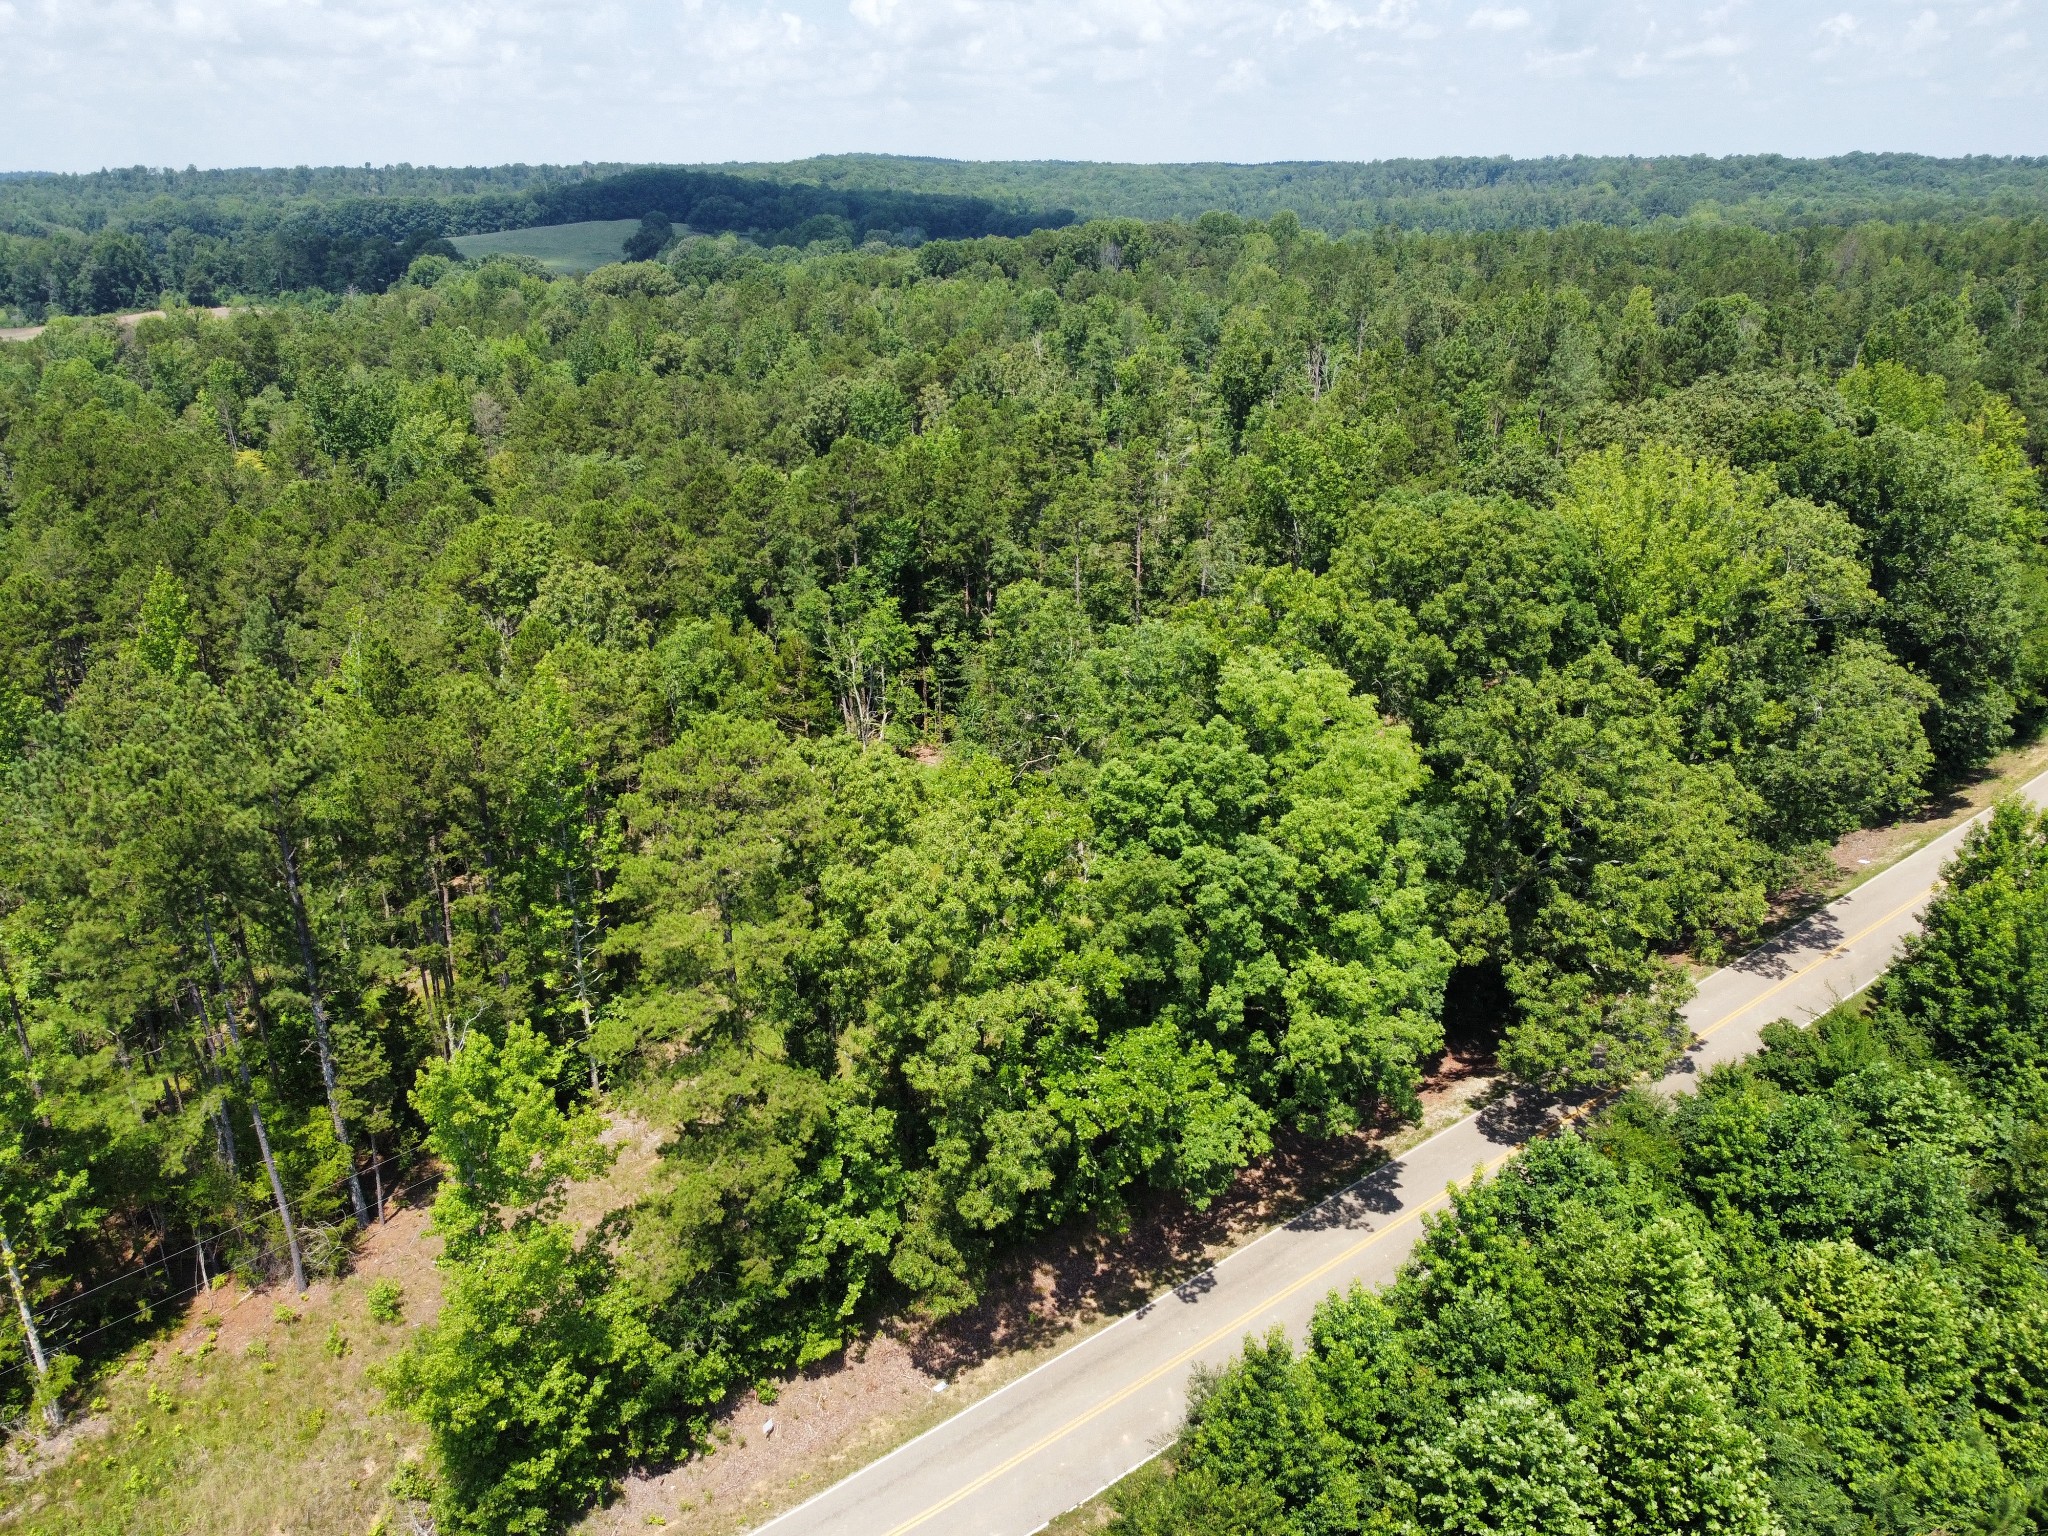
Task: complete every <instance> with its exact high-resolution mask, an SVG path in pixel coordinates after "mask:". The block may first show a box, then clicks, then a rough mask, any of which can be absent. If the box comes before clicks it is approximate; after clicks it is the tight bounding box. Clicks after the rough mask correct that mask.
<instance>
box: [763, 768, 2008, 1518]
mask: <svg viewBox="0 0 2048 1536" xmlns="http://www.w3.org/2000/svg"><path fill="white" fill-rule="evenodd" d="M2023 793H2024V794H2026V795H2027V797H2028V798H2030V799H2033V800H2036V801H2039V800H2041V799H2043V798H2044V796H2048V774H2044V775H2042V776H2041V777H2040V778H2037V779H2035V780H2034V781H2033V782H2032V783H2030V784H2029V785H2027V787H2026V789H2025V790H2024V791H2023ZM1967 825H1968V824H1966V825H1965V827H1958V828H1956V829H1955V830H1953V831H1951V832H1949V833H1947V834H1945V835H1944V836H1942V837H1941V838H1939V839H1938V840H1936V841H1935V842H1933V843H1931V844H1930V845H1928V846H1927V847H1925V848H1923V849H1921V850H1920V851H1919V852H1917V853H1914V854H1912V855H1910V856H1909V857H1907V858H1905V859H1903V860H1901V861H1900V862H1899V863H1897V864H1895V865H1893V866H1892V867H1891V868H1890V869H1888V870H1885V871H1884V872H1883V873H1881V874H1878V875H1876V876H1874V877H1872V878H1871V879H1870V880H1868V881H1866V882H1865V883H1864V884H1863V885H1861V886H1859V887H1858V888H1857V889H1856V890H1854V891H1852V892H1851V893H1850V894H1849V895H1847V896H1844V897H1843V898H1842V899H1841V900H1839V901H1837V902H1835V903H1834V904H1833V905H1832V906H1829V907H1827V908H1825V909H1824V910H1822V911H1821V912H1818V913H1816V914H1815V915H1814V916H1813V917H1811V918H1809V919H1807V920H1806V921H1805V922H1804V923H1802V924H1800V925H1799V926H1798V927H1796V928H1794V929H1792V930H1791V931H1789V932H1788V933H1786V934H1785V935H1784V936H1782V937H1781V938H1779V939H1778V940H1776V941H1775V942H1773V943H1771V944H1768V945H1766V946H1764V947H1763V948H1762V949H1759V950H1757V951H1756V952H1754V953H1753V954H1750V955H1748V956H1746V957H1745V958H1743V959H1742V960H1740V961H1738V962H1737V963H1736V964H1734V965H1731V966H1728V967H1727V968H1726V969H1724V970H1720V971H1716V972H1714V974H1713V975H1711V976H1709V977H1707V978H1705V980H1703V981H1702V982H1701V983H1700V988H1699V993H1698V995H1697V996H1696V997H1695V998H1694V999H1693V1001H1692V1003H1691V1004H1690V1005H1689V1006H1688V1007H1687V1009H1686V1019H1687V1022H1689V1023H1690V1024H1691V1025H1692V1029H1693V1033H1694V1035H1695V1037H1696V1038H1697V1040H1698V1042H1699V1043H1698V1044H1697V1045H1696V1046H1695V1048H1694V1049H1693V1051H1692V1053H1691V1054H1690V1056H1689V1057H1688V1059H1687V1060H1686V1061H1685V1062H1684V1063H1683V1064H1682V1065H1681V1067H1680V1068H1679V1070H1678V1071H1676V1072H1674V1073H1673V1074H1672V1075H1671V1076H1670V1077H1669V1078H1667V1079H1666V1080H1665V1083H1666V1086H1668V1087H1670V1088H1672V1089H1673V1090H1679V1089H1682V1088H1683V1087H1684V1086H1685V1084H1686V1082H1687V1081H1689V1079H1690V1077H1691V1076H1692V1075H1693V1074H1696V1073H1698V1072H1700V1071H1703V1070H1705V1069H1706V1068H1708V1067H1711V1066H1714V1065H1716V1064H1718V1063H1720V1062H1724V1061H1732V1060H1734V1059H1735V1058H1737V1057H1739V1056H1744V1055H1747V1054H1748V1053H1749V1052H1751V1051H1753V1050H1755V1049H1756V1048H1757V1036H1758V1033H1759V1032H1760V1031H1761V1030H1762V1029H1763V1027H1764V1025H1766V1024H1768V1023H1770V1022H1771V1021H1772V1020H1773V1019H1780V1018H1792V1019H1798V1020H1801V1021H1804V1020H1808V1019H1812V1018H1816V1017H1818V1016H1819V1015H1820V1014H1822V1013H1825V1012H1826V1011H1827V1010H1828V1009H1829V1008H1831V1007H1833V1006H1834V1005H1835V1004H1836V1003H1837V1002H1839V1001H1841V1000H1842V999H1844V998H1846V997H1849V996H1852V995H1853V994H1855V993H1856V992H1859V991H1861V990H1862V989H1863V988H1864V987H1866V986H1868V985H1869V984H1870V983H1871V982H1872V981H1874V980H1876V978H1877V977H1878V975H1879V974H1880V973H1881V972H1882V971H1883V970H1884V968H1885V967H1886V966H1887V965H1888V964H1889V963H1890V962H1891V959H1892V957H1893V956H1894V955H1895V954H1896V953H1897V952H1898V948H1899V945H1900V943H1901V942H1902V941H1903V940H1904V939H1905V937H1906V935H1908V934H1909V933H1911V932H1912V931H1913V930H1914V929H1915V928H1916V927H1917V926H1918V922H1919V913H1920V909H1921V908H1922V906H1924V905H1925V903H1926V901H1927V899H1928V897H1929V896H1931V895H1932V894H1933V892H1934V888H1935V884H1936V881H1937V880H1938V879H1939V878H1940V874H1941V869H1942V866H1943V865H1944V864H1945V863H1947V862H1948V860H1949V858H1950V857H1951V856H1952V855H1953V854H1954V852H1955V849H1956V845H1957V844H1958V843H1959V842H1960V841H1961V840H1962V837H1963V834H1964V831H1965V830H1966V827H1967ZM1526 1134H1527V1127H1526V1126H1517V1125H1515V1124H1512V1123H1506V1122H1503V1121H1500V1120H1496V1119H1493V1118H1490V1117H1486V1116H1477V1117H1474V1118H1472V1119H1467V1120H1462V1121H1460V1122H1458V1123H1457V1124H1456V1125H1453V1126H1451V1127H1449V1128H1448V1129H1447V1130H1444V1131H1442V1132H1440V1133H1439V1134H1438V1135H1436V1136H1434V1137H1432V1138H1430V1139H1429V1140H1428V1141H1426V1142H1424V1143H1423V1144H1422V1145H1421V1146H1419V1147H1417V1148H1415V1149H1414V1150H1413V1151H1411V1152H1409V1153H1407V1154H1406V1155H1405V1156H1403V1157H1401V1158H1400V1159H1398V1160H1397V1161H1395V1162H1392V1163H1390V1164H1388V1165H1387V1166H1385V1167H1383V1168H1381V1169H1378V1170H1376V1171H1375V1172H1374V1173H1373V1174H1371V1175H1369V1176H1368V1177H1367V1178H1365V1179H1363V1180H1361V1181H1360V1182H1359V1183H1357V1184H1354V1185H1352V1186H1351V1187H1350V1188H1348V1189H1345V1190H1342V1191H1340V1192H1339V1193H1338V1194H1336V1195H1333V1196H1331V1197H1330V1198H1329V1199H1328V1200H1326V1201H1324V1202H1323V1203H1322V1204H1321V1205H1318V1206H1316V1207H1314V1208H1313V1209H1311V1210H1309V1211H1306V1212H1304V1213H1303V1214H1302V1215H1300V1216H1298V1217H1296V1218H1295V1219H1294V1220H1293V1221H1290V1222H1288V1223H1287V1224H1286V1225H1285V1226H1283V1227H1278V1228H1275V1229H1274V1230H1273V1231H1271V1232H1268V1233H1266V1234H1265V1235H1264V1236H1263V1237H1260V1238H1259V1239H1257V1240H1256V1241H1255V1242H1252V1243H1250V1244H1248V1245H1247V1246H1245V1247H1243V1248H1240V1249H1238V1250H1237V1251H1236V1252H1235V1253H1233V1254H1231V1255H1230V1256H1229V1257H1228V1258H1226V1259H1224V1260H1223V1261H1222V1262H1221V1263H1219V1264H1218V1265H1217V1266H1216V1267H1215V1268H1214V1269H1212V1270H1210V1271H1208V1272H1207V1273H1206V1274H1203V1275H1200V1276H1198V1277H1196V1278H1195V1279H1193V1280H1190V1281H1188V1282H1187V1283H1186V1284H1185V1285H1182V1286H1180V1287H1178V1288H1176V1289H1175V1290H1173V1291H1170V1292H1168V1293H1166V1294H1164V1295H1161V1296H1157V1297H1154V1298H1153V1299H1152V1300H1151V1301H1149V1302H1148V1303H1146V1304H1145V1305H1144V1306H1142V1307H1140V1308H1139V1309H1138V1310H1137V1311H1136V1312H1134V1313H1132V1314H1130V1315H1129V1316H1127V1317H1123V1318H1120V1319H1118V1320H1117V1321H1116V1322H1115V1323H1113V1324H1112V1325H1110V1326H1109V1327H1108V1328H1105V1329H1103V1330H1102V1331H1101V1332H1099V1333H1096V1334H1094V1335H1092V1336H1091V1337H1089V1338H1087V1339H1085V1340H1083V1341H1082V1342H1081V1343H1079V1344H1076V1345H1075V1346H1074V1347H1073V1348H1071V1349H1069V1350H1067V1351H1066V1352H1065V1353H1063V1354H1060V1355H1057V1356H1055V1357H1054V1358H1053V1359H1052V1360H1050V1361H1048V1362H1047V1363H1046V1364H1044V1365H1042V1366H1040V1367H1039V1368H1038V1369H1037V1370H1035V1371H1033V1372H1031V1373H1030V1374H1029V1375H1027V1376H1024V1377H1021V1378H1019V1379H1018V1380H1017V1381H1014V1382H1012V1383H1011V1384H1010V1385H1009V1386H1007V1387H1005V1388H1003V1389H1002V1390H1001V1391H999V1392H996V1393H994V1394H992V1395H991V1396H989V1397H986V1398H984V1399H982V1400H981V1401H980V1402H978V1403H975V1404H973V1405H972V1406H971V1407H968V1408H966V1409H963V1410H962V1411H961V1412H960V1413H959V1414H957V1415H955V1416H954V1417H953V1418H951V1419H948V1420H947V1421H946V1422H945V1423H944V1424H941V1425H940V1426H939V1427H938V1428H936V1429H934V1430H932V1431H931V1432H929V1433H928V1434H925V1435H923V1436H920V1437H919V1438H918V1439H916V1440H913V1441H911V1442H910V1443H909V1444H908V1445H905V1446H903V1447H902V1448H901V1449H899V1450H897V1451H896V1452H894V1453H893V1454H892V1455H889V1456H886V1457H884V1458H883V1459H882V1460H880V1461H877V1462H874V1463H872V1464H870V1465H869V1466H867V1467H864V1468H862V1469H861V1470H860V1471H859V1472H856V1473H854V1474H853V1475H852V1476H851V1477H848V1478H847V1479H846V1480H845V1481H843V1482H841V1483H838V1484H835V1485H834V1486H833V1487H831V1488H828V1489H826V1490H825V1491H824V1492H823V1493H821V1494H819V1495H818V1496H817V1497H816V1498H814V1499H812V1500H811V1501H810V1502H809V1503H807V1504H803V1505H800V1506H798V1507H797V1508H796V1509H793V1510H791V1511H790V1512H789V1513H787V1514H785V1515H783V1516H781V1517H780V1518H779V1519H776V1520H773V1521H770V1522H769V1523H768V1524H767V1525H765V1526H763V1527H761V1532H762V1536H771V1533H772V1536H911V1533H913V1532H917V1533H922V1536H1028V1533H1030V1532H1032V1531H1035V1530H1037V1529H1038V1528H1039V1527H1040V1526H1042V1525H1044V1524H1045V1523H1046V1522H1047V1521H1049V1520H1051V1519H1052V1518H1054V1517H1055V1516H1056V1515H1059V1514H1061V1513H1063V1512H1064V1511H1066V1510H1069V1509H1072V1508H1073V1507H1074V1506H1075V1505H1077V1504H1080V1503H1082V1502H1084V1501H1086V1500H1087V1499H1088V1498H1090V1497H1091V1496H1092V1495H1094V1494H1096V1493H1098V1492H1100V1491H1101V1490H1102V1489H1103V1488H1105V1487H1107V1486H1108V1485H1109V1484H1111V1483H1113V1482H1115V1481H1117V1479H1119V1478H1121V1477H1123V1476H1124V1475H1125V1474H1126V1473H1128V1472H1130V1471H1132V1470H1133V1469H1134V1468H1136V1467H1137V1466H1138V1465H1140V1464H1141V1463H1142V1462H1144V1461H1145V1460H1147V1459H1148V1458H1149V1457H1151V1456H1152V1455H1153V1454H1154V1453H1155V1452H1157V1451H1158V1450H1159V1449H1160V1448H1161V1447H1162V1446H1164V1445H1165V1444H1167V1443H1168V1441H1169V1440H1170V1439H1171V1438H1172V1437H1173V1435H1174V1434H1175V1432H1176V1431H1177V1430H1178V1428H1179V1425H1180V1420H1181V1415H1182V1413H1183V1412H1184V1411H1185V1409H1186V1406H1187V1399H1186V1385H1187V1380H1188V1374H1189V1372H1190V1370H1191V1369H1192V1368H1193V1367H1195V1366H1197V1365H1204V1364H1207V1365H1216V1364H1221V1363H1222V1362H1224V1361H1225V1360H1227V1359H1229V1358H1230V1357H1231V1356H1232V1355H1233V1354H1235V1353H1236V1351H1237V1348H1238V1346H1239V1343H1240V1342H1241V1341H1242V1340H1243V1338H1244V1336H1245V1335H1246V1334H1247V1333H1261V1332H1264V1331H1265V1330H1266V1329H1268V1328H1271V1327H1272V1326H1273V1325H1274V1324H1275V1323H1279V1324H1282V1325H1284V1326H1285V1327H1286V1328H1287V1329H1288V1330H1289V1332H1290V1333H1292V1334H1294V1335H1295V1336H1296V1337H1297V1338H1298V1337H1300V1335H1301V1334H1302V1332H1303V1331H1304V1329H1305V1326H1306V1324H1307V1322H1308V1318H1309V1314H1310V1313H1311V1312H1312V1311H1314V1309H1315V1306H1316V1303H1317V1302H1319V1301H1321V1300H1322V1298H1323V1297H1324V1296H1325V1295H1326V1294H1328V1293H1329V1291H1330V1290H1332V1289H1333V1288H1337V1287H1343V1286H1348V1285H1349V1284H1350V1283H1351V1282H1352V1281H1354V1280H1362V1281H1364V1282H1365V1283H1366V1284H1368V1285H1381V1284H1384V1283H1386V1282H1387V1281H1389V1280H1391V1279H1392V1278H1393V1276H1394V1272H1395V1271H1396V1270H1397V1269H1398V1268H1399V1267H1400V1264H1401V1261H1402V1260H1403V1259H1405V1258H1406V1257H1407V1256H1408V1251H1409V1249H1410V1248H1411V1247H1412V1246H1413V1244H1414V1242H1415V1239H1416V1236H1417V1235H1418V1233H1419V1232H1420V1230H1421V1217H1422V1215H1423V1213H1424V1212H1426V1211H1431V1210H1435V1209H1437V1208H1439V1207H1441V1206H1442V1205H1443V1204H1444V1203H1445V1199H1446V1193H1445V1187H1446V1186H1447V1185H1448V1184H1450V1183H1451V1182H1453V1181H1459V1182H1462V1181H1464V1180H1467V1179H1469V1178H1471V1177H1472V1174H1473V1172H1474V1171H1475V1170H1477V1169H1482V1168H1484V1169H1489V1170H1490V1169H1493V1168H1495V1167H1498V1166H1499V1165H1500V1164H1501V1163H1503V1162H1505V1161H1506V1160H1507V1159H1508V1158H1509V1157H1511V1156H1513V1155H1514V1152H1515V1149H1516V1147H1517V1146H1518V1145H1519V1143H1520V1141H1521V1139H1522V1138H1523V1137H1524V1136H1525V1135H1526Z"/></svg>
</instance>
